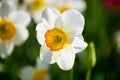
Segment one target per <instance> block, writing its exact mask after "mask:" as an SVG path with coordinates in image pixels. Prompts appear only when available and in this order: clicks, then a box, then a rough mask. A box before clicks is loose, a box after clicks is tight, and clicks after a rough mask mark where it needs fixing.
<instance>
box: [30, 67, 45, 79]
mask: <svg viewBox="0 0 120 80" xmlns="http://www.w3.org/2000/svg"><path fill="white" fill-rule="evenodd" d="M46 77H47V71H45V70H43V69H36V70H35V71H34V73H33V77H32V80H46Z"/></svg>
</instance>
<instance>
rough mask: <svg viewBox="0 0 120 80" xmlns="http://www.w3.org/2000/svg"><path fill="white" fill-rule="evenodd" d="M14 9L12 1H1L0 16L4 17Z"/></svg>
mask: <svg viewBox="0 0 120 80" xmlns="http://www.w3.org/2000/svg"><path fill="white" fill-rule="evenodd" d="M15 10H16V6H15V4H14V2H12V1H2V2H1V6H0V16H2V17H4V18H6V17H7V16H8V14H9V13H11V12H13V11H15Z"/></svg>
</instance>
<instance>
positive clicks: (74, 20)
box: [36, 7, 87, 70]
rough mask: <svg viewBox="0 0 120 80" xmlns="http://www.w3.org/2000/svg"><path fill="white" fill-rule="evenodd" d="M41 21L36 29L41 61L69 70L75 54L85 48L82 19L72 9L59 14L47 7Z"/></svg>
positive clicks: (80, 15) (79, 14) (77, 12)
mask: <svg viewBox="0 0 120 80" xmlns="http://www.w3.org/2000/svg"><path fill="white" fill-rule="evenodd" d="M41 19H42V21H41V22H40V23H39V24H38V25H37V27H36V31H37V40H38V42H39V44H40V45H41V49H40V58H41V60H43V61H45V62H47V63H50V64H53V63H55V62H56V63H57V64H58V66H59V67H60V68H61V69H62V70H70V69H71V68H72V67H73V64H74V60H75V55H76V53H79V52H81V51H82V50H84V49H85V48H86V47H87V43H86V42H84V39H83V37H82V32H83V29H84V23H85V21H84V17H83V16H82V14H81V13H80V12H79V11H77V10H74V9H70V10H67V11H65V12H63V13H62V14H60V12H59V11H58V10H56V9H54V8H50V7H47V8H45V9H44V10H43V12H42V15H41Z"/></svg>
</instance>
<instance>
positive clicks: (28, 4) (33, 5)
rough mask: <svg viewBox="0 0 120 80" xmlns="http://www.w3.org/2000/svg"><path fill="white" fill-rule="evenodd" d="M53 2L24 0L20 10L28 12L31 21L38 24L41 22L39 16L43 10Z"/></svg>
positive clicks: (52, 0) (47, 0)
mask: <svg viewBox="0 0 120 80" xmlns="http://www.w3.org/2000/svg"><path fill="white" fill-rule="evenodd" d="M54 2H55V0H24V4H23V5H22V6H21V9H23V10H27V11H29V12H30V14H31V16H32V18H33V20H34V21H35V22H36V23H38V22H40V21H41V17H40V15H41V11H42V10H43V8H44V7H46V6H48V5H52V4H53V3H54Z"/></svg>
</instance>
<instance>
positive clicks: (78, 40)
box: [71, 35, 88, 53]
mask: <svg viewBox="0 0 120 80" xmlns="http://www.w3.org/2000/svg"><path fill="white" fill-rule="evenodd" d="M81 36H82V35H81ZM81 36H80V37H79V36H77V37H75V38H74V40H73V42H72V44H71V45H72V46H73V48H74V52H75V53H78V52H81V51H83V50H84V49H85V48H86V47H87V45H88V44H87V43H86V42H84V40H83V37H81Z"/></svg>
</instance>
